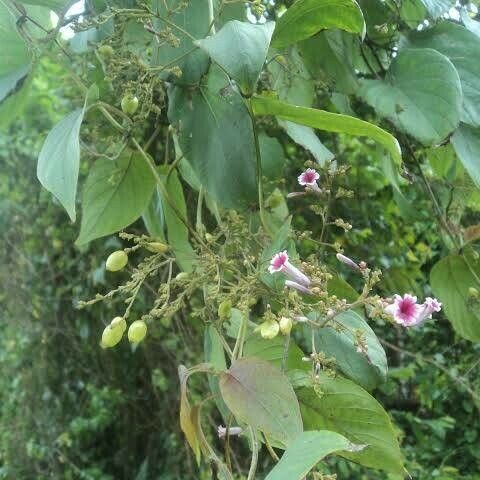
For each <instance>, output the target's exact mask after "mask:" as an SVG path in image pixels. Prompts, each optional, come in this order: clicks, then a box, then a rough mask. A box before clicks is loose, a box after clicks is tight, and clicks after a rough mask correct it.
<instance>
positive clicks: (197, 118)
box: [168, 67, 257, 208]
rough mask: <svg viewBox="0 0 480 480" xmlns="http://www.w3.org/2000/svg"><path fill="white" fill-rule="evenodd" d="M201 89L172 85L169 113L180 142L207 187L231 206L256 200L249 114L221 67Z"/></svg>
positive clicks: (239, 205)
mask: <svg viewBox="0 0 480 480" xmlns="http://www.w3.org/2000/svg"><path fill="white" fill-rule="evenodd" d="M206 82H207V83H206V84H203V85H200V86H199V87H198V88H197V89H194V90H193V91H192V89H183V88H182V87H173V89H171V90H170V91H169V101H170V104H169V110H168V116H169V119H170V121H171V122H172V123H175V124H177V125H178V137H179V143H180V148H181V150H182V152H183V153H184V154H185V156H186V158H187V160H188V161H189V162H190V165H191V166H192V168H193V170H194V171H195V173H196V174H197V177H198V179H199V180H200V182H202V184H203V186H204V187H205V188H206V190H207V192H208V193H209V194H210V195H211V196H212V197H213V199H214V200H216V201H217V202H218V203H219V204H220V205H222V206H224V207H226V208H245V207H247V206H248V205H249V204H250V203H253V202H255V200H256V196H257V195H256V193H257V189H256V164H255V149H254V139H253V130H252V123H251V119H250V116H249V114H248V111H247V108H246V106H245V105H244V103H243V100H242V98H241V96H240V94H239V93H238V92H237V91H235V90H233V89H232V88H231V87H230V85H229V81H228V78H227V77H226V76H225V74H224V73H222V72H221V71H220V70H219V69H218V67H217V68H212V69H210V72H209V74H208V77H207V80H206Z"/></svg>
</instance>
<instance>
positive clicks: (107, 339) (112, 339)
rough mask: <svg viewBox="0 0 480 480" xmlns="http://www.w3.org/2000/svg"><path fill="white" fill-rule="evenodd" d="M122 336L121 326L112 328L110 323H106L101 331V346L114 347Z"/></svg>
mask: <svg viewBox="0 0 480 480" xmlns="http://www.w3.org/2000/svg"><path fill="white" fill-rule="evenodd" d="M122 336H123V331H122V329H121V328H112V326H111V325H107V326H106V327H105V329H104V330H103V333H102V347H103V348H111V347H114V346H115V345H116V344H117V343H118V342H119V341H120V340H121V339H122Z"/></svg>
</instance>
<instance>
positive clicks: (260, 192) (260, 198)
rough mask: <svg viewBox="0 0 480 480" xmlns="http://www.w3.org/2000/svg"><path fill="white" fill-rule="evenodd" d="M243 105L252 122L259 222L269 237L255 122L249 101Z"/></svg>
mask: <svg viewBox="0 0 480 480" xmlns="http://www.w3.org/2000/svg"><path fill="white" fill-rule="evenodd" d="M245 103H246V105H247V110H248V113H249V115H250V120H251V122H252V130H253V139H254V141H255V160H256V167H257V190H258V204H259V205H258V206H259V209H260V210H259V213H260V221H261V222H262V225H263V228H264V229H265V231H266V232H267V233H268V234H269V235H271V231H270V228H269V227H268V225H267V222H266V219H265V210H264V206H263V178H262V154H261V152H260V142H259V140H258V132H257V124H256V122H255V115H254V113H253V108H252V101H251V99H249V98H246V99H245Z"/></svg>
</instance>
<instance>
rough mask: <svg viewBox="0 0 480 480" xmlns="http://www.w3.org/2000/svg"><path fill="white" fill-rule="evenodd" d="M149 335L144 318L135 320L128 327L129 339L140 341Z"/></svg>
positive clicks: (135, 341)
mask: <svg viewBox="0 0 480 480" xmlns="http://www.w3.org/2000/svg"><path fill="white" fill-rule="evenodd" d="M145 335H147V324H146V323H145V322H144V321H143V320H135V321H134V322H133V323H132V324H131V325H130V327H129V329H128V340H129V341H130V342H132V343H139V342H141V341H142V340H143V339H144V338H145Z"/></svg>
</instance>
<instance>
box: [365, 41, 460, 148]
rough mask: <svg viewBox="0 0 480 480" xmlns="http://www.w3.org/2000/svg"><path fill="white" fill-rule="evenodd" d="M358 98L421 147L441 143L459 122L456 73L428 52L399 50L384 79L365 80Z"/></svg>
mask: <svg viewBox="0 0 480 480" xmlns="http://www.w3.org/2000/svg"><path fill="white" fill-rule="evenodd" d="M358 95H359V96H360V97H362V98H363V99H364V100H365V101H366V102H367V103H368V104H370V105H371V106H372V107H373V108H374V109H375V111H376V112H377V113H378V114H379V115H380V116H381V117H385V118H388V119H389V120H390V121H391V122H392V123H393V124H395V126H396V127H397V128H399V129H400V130H402V131H403V132H405V133H407V134H409V135H411V136H412V137H414V138H416V139H417V140H418V141H420V142H421V143H423V144H424V145H432V144H438V143H440V142H441V141H442V140H443V139H444V138H445V137H446V136H447V135H448V134H449V133H451V132H452V131H453V130H455V128H456V127H457V126H458V123H459V121H460V111H461V105H462V88H461V85H460V79H459V77H458V74H457V72H456V70H455V67H454V66H453V65H452V63H451V62H450V60H448V58H446V57H445V56H443V55H441V54H440V53H438V52H436V51H434V50H431V49H418V50H415V49H406V50H402V51H401V52H400V53H399V54H398V56H397V57H396V58H395V60H394V61H393V62H392V65H391V67H390V69H389V71H388V73H387V76H386V78H385V80H364V81H363V82H361V88H360V91H359V92H358Z"/></svg>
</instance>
